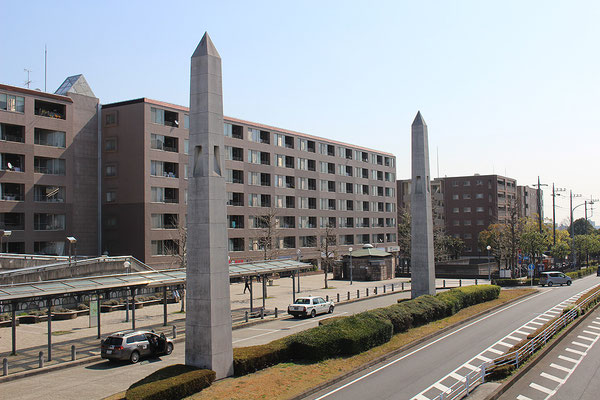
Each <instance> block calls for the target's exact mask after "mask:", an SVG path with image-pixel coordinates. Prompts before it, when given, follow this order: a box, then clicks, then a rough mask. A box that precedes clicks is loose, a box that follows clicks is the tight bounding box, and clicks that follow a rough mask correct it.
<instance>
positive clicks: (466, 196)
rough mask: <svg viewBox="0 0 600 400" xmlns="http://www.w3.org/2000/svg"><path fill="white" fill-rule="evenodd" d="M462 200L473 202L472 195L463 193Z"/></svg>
mask: <svg viewBox="0 0 600 400" xmlns="http://www.w3.org/2000/svg"><path fill="white" fill-rule="evenodd" d="M462 198H463V200H471V193H463V195H462Z"/></svg>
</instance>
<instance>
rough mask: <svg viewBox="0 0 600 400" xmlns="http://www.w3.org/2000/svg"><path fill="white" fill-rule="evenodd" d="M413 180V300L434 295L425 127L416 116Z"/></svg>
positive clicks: (413, 132)
mask: <svg viewBox="0 0 600 400" xmlns="http://www.w3.org/2000/svg"><path fill="white" fill-rule="evenodd" d="M411 130H412V139H411V141H412V181H411V195H410V214H411V224H410V233H411V245H410V277H411V295H412V298H413V299H414V298H416V297H419V296H422V295H424V294H432V295H433V294H435V263H434V258H433V218H432V210H431V185H430V180H429V179H430V177H429V144H428V136H427V124H425V121H424V120H423V117H422V116H421V112H420V111H419V112H418V113H417V116H416V117H415V120H414V121H413V123H412V127H411Z"/></svg>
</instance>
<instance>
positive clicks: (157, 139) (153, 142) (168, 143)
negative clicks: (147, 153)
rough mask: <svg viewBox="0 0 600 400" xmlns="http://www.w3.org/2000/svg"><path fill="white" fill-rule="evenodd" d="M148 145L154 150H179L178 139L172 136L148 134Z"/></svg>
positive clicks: (175, 151)
mask: <svg viewBox="0 0 600 400" xmlns="http://www.w3.org/2000/svg"><path fill="white" fill-rule="evenodd" d="M150 147H151V148H152V149H156V150H163V151H170V152H172V153H178V152H179V139H178V138H176V137H173V136H163V135H156V134H154V133H152V134H150Z"/></svg>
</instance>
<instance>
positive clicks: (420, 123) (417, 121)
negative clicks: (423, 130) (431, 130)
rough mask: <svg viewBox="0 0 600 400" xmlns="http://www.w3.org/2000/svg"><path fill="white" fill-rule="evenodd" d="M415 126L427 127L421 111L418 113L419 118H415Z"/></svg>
mask: <svg viewBox="0 0 600 400" xmlns="http://www.w3.org/2000/svg"><path fill="white" fill-rule="evenodd" d="M412 125H413V126H427V124H426V123H425V120H424V119H423V116H422V115H421V111H417V116H416V117H415V120H414V121H413V123H412Z"/></svg>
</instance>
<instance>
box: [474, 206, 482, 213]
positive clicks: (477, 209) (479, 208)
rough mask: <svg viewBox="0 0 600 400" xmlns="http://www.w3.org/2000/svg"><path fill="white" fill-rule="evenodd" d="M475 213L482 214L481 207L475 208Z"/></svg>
mask: <svg viewBox="0 0 600 400" xmlns="http://www.w3.org/2000/svg"><path fill="white" fill-rule="evenodd" d="M475 211H477V212H483V207H477V208H476V209H475Z"/></svg>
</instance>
